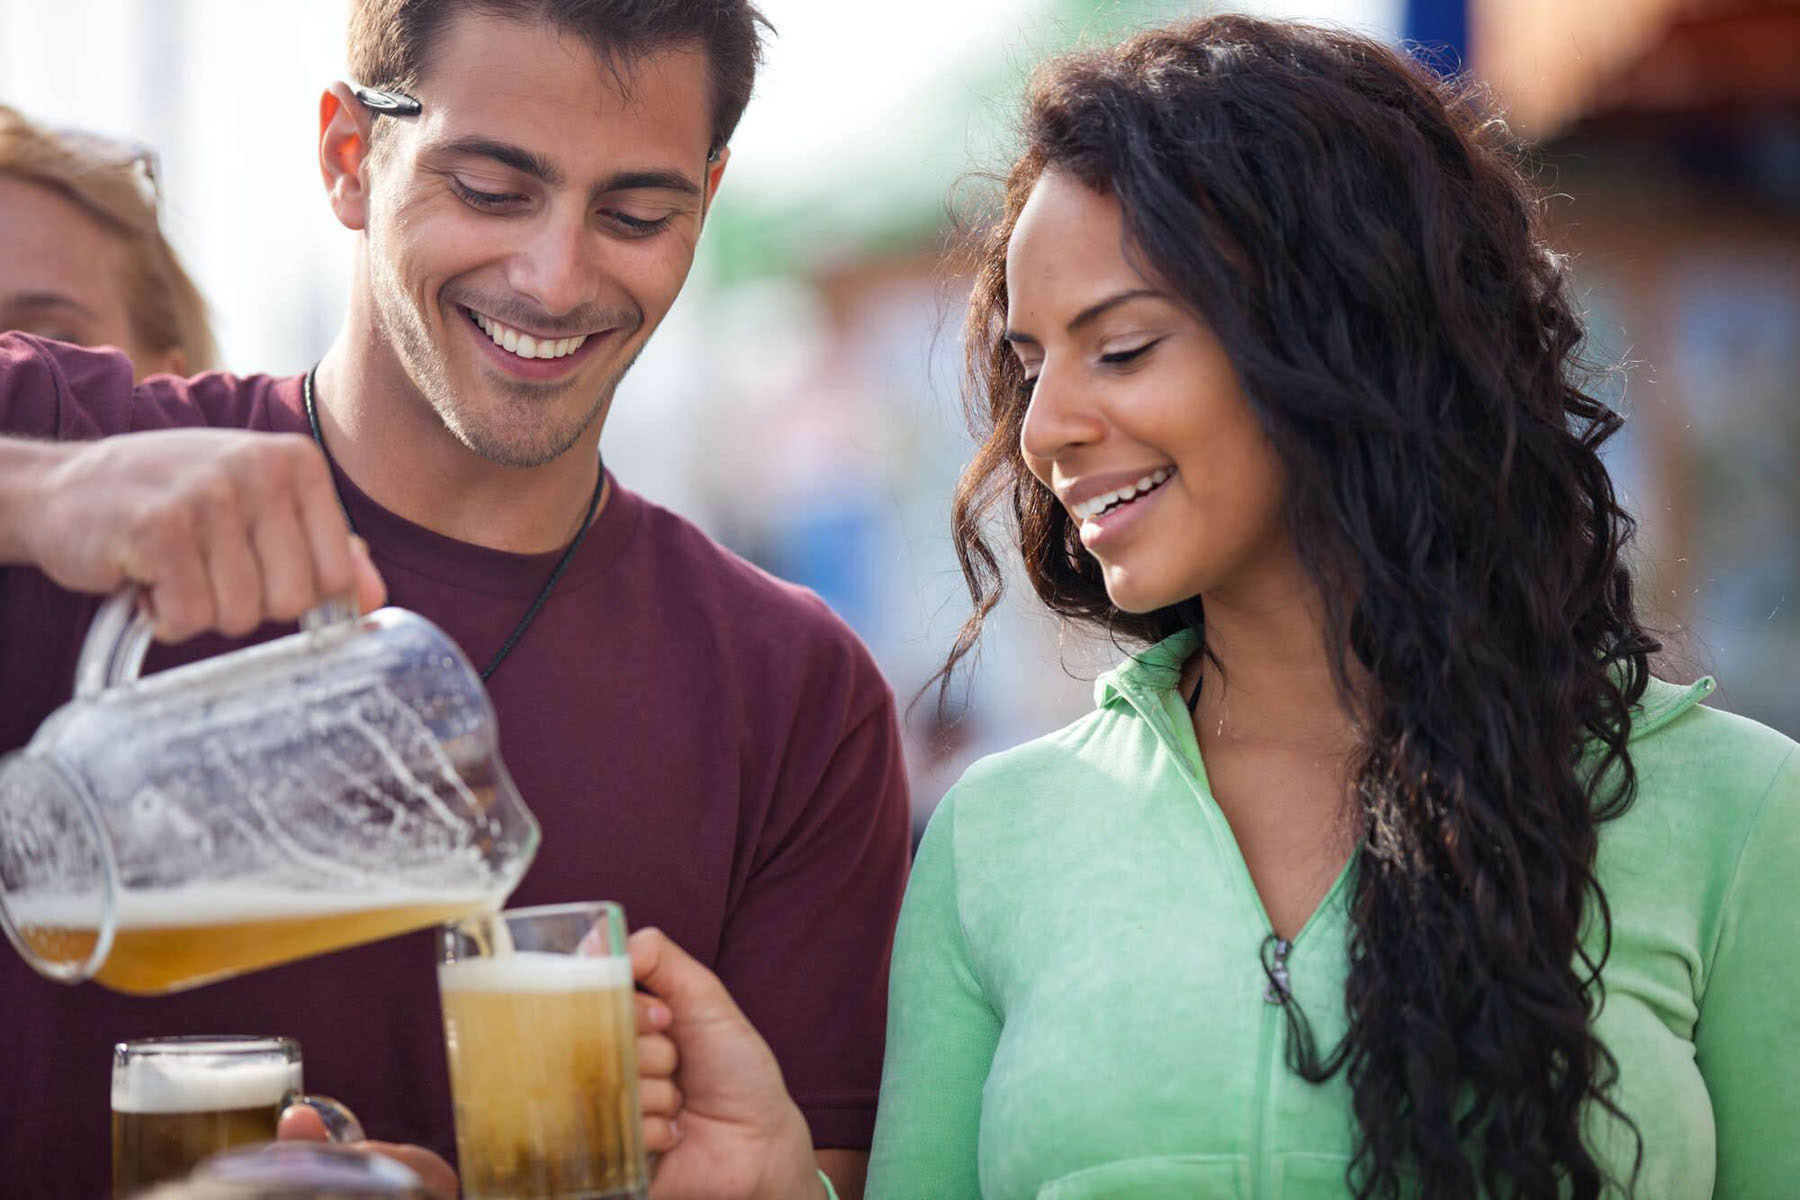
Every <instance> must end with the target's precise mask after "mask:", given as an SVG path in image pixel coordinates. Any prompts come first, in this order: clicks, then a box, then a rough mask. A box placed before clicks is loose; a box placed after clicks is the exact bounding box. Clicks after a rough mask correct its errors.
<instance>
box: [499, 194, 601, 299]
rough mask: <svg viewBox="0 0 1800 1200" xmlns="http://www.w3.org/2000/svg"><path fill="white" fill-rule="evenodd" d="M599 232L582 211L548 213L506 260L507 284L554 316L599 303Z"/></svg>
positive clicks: (536, 223) (535, 224)
mask: <svg viewBox="0 0 1800 1200" xmlns="http://www.w3.org/2000/svg"><path fill="white" fill-rule="evenodd" d="M603 240H604V239H603V238H602V237H601V235H600V234H599V233H598V232H597V231H596V230H595V229H594V228H593V227H592V225H590V224H589V223H588V221H587V220H586V214H585V213H583V214H579V215H576V214H570V213H558V212H551V213H547V214H546V215H545V216H544V217H543V218H542V219H540V220H539V221H537V222H535V223H534V225H533V228H532V229H531V231H530V233H529V235H528V237H527V238H526V241H525V243H524V244H523V245H522V246H521V247H520V248H519V249H518V251H517V252H516V253H514V254H513V255H512V257H511V259H510V260H509V261H508V264H507V282H508V283H509V284H510V285H511V286H512V288H513V290H514V291H516V292H518V293H519V295H521V296H525V297H528V298H529V299H531V300H532V301H534V302H535V303H536V304H537V306H538V307H539V308H541V309H543V310H544V312H546V313H549V314H551V315H553V316H556V315H561V314H563V313H569V312H573V311H575V310H576V309H578V308H582V307H584V306H591V305H594V304H596V303H598V302H599V300H600V291H601V287H602V284H601V280H602V279H603V277H604V271H603V270H602V267H601V261H602V258H603V255H604V247H603V246H602V244H601V243H602V241H603Z"/></svg>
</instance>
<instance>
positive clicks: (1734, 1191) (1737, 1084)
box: [1694, 750, 1800, 1196]
mask: <svg viewBox="0 0 1800 1200" xmlns="http://www.w3.org/2000/svg"><path fill="white" fill-rule="evenodd" d="M1796 897H1800V750H1793V751H1790V752H1789V754H1788V756H1787V758H1786V759H1785V760H1784V761H1783V762H1782V765H1781V767H1780V769H1779V770H1777V771H1776V773H1775V778H1774V780H1773V781H1772V782H1771V783H1770V785H1769V788H1768V791H1767V793H1766V794H1765V796H1764V797H1763V802H1762V805H1761V808H1760V812H1759V814H1758V816H1757V818H1756V823H1755V825H1754V826H1753V827H1752V828H1751V831H1750V837H1749V840H1748V841H1747V843H1746V844H1745V846H1744V849H1743V852H1742V854H1741V856H1740V857H1739V860H1738V864H1737V869H1736V874H1735V876H1734V877H1733V880H1732V883H1731V886H1730V890H1729V891H1728V892H1727V893H1726V898H1725V907H1724V914H1723V920H1722V922H1721V925H1720V929H1719V936H1718V941H1717V945H1716V948H1715V950H1714V953H1713V961H1712V969H1711V970H1710V971H1709V972H1708V974H1707V981H1706V991H1705V993H1704V994H1703V995H1702V997H1701V1003H1700V1019H1699V1023H1698V1024H1697V1026H1696V1027H1695V1035H1694V1045H1695V1049H1696V1057H1697V1060H1698V1062H1699V1065H1700V1073H1701V1076H1702V1077H1703V1078H1704V1079H1705V1080H1706V1089H1707V1091H1708V1092H1709V1093H1710V1094H1711V1096H1712V1103H1713V1119H1714V1123H1715V1126H1716V1128H1717V1131H1718V1176H1717V1183H1716V1184H1715V1186H1714V1190H1713V1194H1714V1195H1717V1196H1785V1195H1790V1194H1792V1189H1793V1187H1794V1181H1795V1180H1796V1179H1800V1138H1796V1137H1795V1136H1794V1132H1795V1131H1794V1126H1793V1109H1792V1107H1791V1105H1789V1104H1788V1103H1785V1102H1784V1101H1783V1098H1784V1097H1790V1098H1791V1096H1792V1094H1793V1088H1794V1080H1795V1079H1796V1078H1800V920H1797V919H1796V908H1795V905H1796Z"/></svg>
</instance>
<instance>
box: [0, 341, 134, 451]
mask: <svg viewBox="0 0 1800 1200" xmlns="http://www.w3.org/2000/svg"><path fill="white" fill-rule="evenodd" d="M132 390H133V383H132V373H131V360H130V359H128V358H126V357H125V355H124V354H122V353H120V352H119V351H117V350H89V349H84V348H82V347H79V346H68V345H64V344H62V343H60V342H48V341H45V340H44V339H42V338H35V337H31V336H29V335H28V334H22V333H0V433H4V434H7V435H9V436H12V437H31V438H44V439H54V440H57V441H78V440H84V439H89V438H97V437H103V436H105V435H106V434H109V433H122V432H124V431H125V430H127V429H130V428H131V409H132Z"/></svg>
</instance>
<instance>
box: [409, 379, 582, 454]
mask: <svg viewBox="0 0 1800 1200" xmlns="http://www.w3.org/2000/svg"><path fill="white" fill-rule="evenodd" d="M558 391H559V392H560V393H561V394H562V397H566V395H567V393H568V392H570V391H573V389H572V388H570V387H567V386H563V387H560V388H559V389H558ZM558 398H559V396H558V395H556V394H549V395H547V394H545V392H543V391H542V390H539V389H536V388H534V389H533V391H532V392H531V393H530V394H529V395H519V394H517V393H516V392H512V391H511V390H510V389H508V390H506V391H503V392H502V393H501V394H500V395H498V396H495V395H494V394H493V393H492V392H491V391H490V392H488V393H487V394H486V395H485V396H484V401H486V402H485V403H483V405H482V409H481V411H479V412H473V413H472V412H470V411H469V410H468V409H467V408H466V407H463V406H459V410H458V411H457V412H456V413H454V414H452V413H446V414H443V415H444V417H445V421H444V423H445V424H446V425H447V426H448V427H449V428H450V431H451V432H452V433H453V434H455V435H456V439H457V440H458V441H460V442H461V443H462V444H463V445H464V446H466V447H468V449H469V450H470V451H471V452H473V453H474V454H476V455H478V456H479V457H481V458H483V459H486V460H487V461H488V462H491V463H494V464H495V465H496V466H502V467H512V468H516V469H522V470H523V469H530V468H533V467H542V466H547V465H548V464H550V463H553V462H555V461H556V460H557V459H559V458H561V457H562V456H563V455H564V454H567V453H568V452H569V451H570V450H572V449H573V448H574V447H575V446H576V444H577V443H579V442H580V441H581V440H582V435H583V434H585V433H586V432H587V431H588V430H589V429H590V428H591V427H592V426H593V424H594V422H595V420H596V419H597V418H598V417H599V416H600V414H601V412H603V411H604V410H605V407H606V404H605V401H604V398H602V399H601V400H600V401H598V402H596V403H592V404H590V405H588V406H587V407H586V408H585V409H584V410H582V411H580V412H577V413H574V414H570V413H568V412H563V411H557V410H558V409H559V408H562V407H564V406H565V405H566V404H567V400H566V398H565V399H564V404H563V405H557V404H555V403H554V401H556V400H557V399H558ZM495 401H497V403H496V402H495Z"/></svg>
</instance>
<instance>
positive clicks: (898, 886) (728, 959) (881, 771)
mask: <svg viewBox="0 0 1800 1200" xmlns="http://www.w3.org/2000/svg"><path fill="white" fill-rule="evenodd" d="M830 619H831V620H832V622H833V623H834V625H837V623H836V618H830ZM796 649H797V652H798V653H801V654H807V655H810V656H811V657H812V660H813V661H812V663H811V665H810V666H809V670H814V671H815V672H816V673H815V676H814V678H815V679H816V680H817V679H823V680H824V682H823V683H822V684H821V683H815V684H814V686H813V687H812V688H811V689H810V690H809V693H808V696H807V698H806V700H805V701H804V702H803V704H802V711H800V712H797V713H796V714H794V717H793V723H794V727H795V728H796V730H799V731H801V732H800V733H799V734H798V735H797V737H796V740H795V741H794V742H792V743H790V744H789V745H788V746H787V747H785V748H784V752H783V754H782V757H781V771H782V778H781V780H780V783H779V786H778V788H777V796H776V798H775V800H774V802H773V804H772V806H771V808H770V811H769V813H768V814H767V819H766V820H765V821H764V823H763V827H762V830H761V840H760V844H759V853H758V858H757V860H756V862H755V864H754V869H753V872H752V874H751V876H750V877H749V880H748V882H747V883H746V884H745V886H744V887H743V889H742V891H741V892H740V894H739V895H738V896H736V897H734V903H733V904H732V908H731V915H730V917H729V919H728V921H727V924H726V927H725V931H724V936H723V937H722V939H721V941H720V946H719V950H718V954H717V957H716V959H715V963H716V967H717V970H718V974H719V976H720V978H721V979H723V980H724V982H725V985H726V986H727V987H728V988H729V989H730V990H731V993H732V995H733V996H735V997H736V998H737V1001H738V1003H739V1004H740V1005H742V1006H743V1009H744V1012H745V1013H746V1014H747V1015H748V1017H749V1018H750V1020H751V1021H752V1022H753V1023H754V1024H755V1026H756V1028H757V1029H758V1030H760V1031H761V1032H762V1034H763V1036H764V1037H765V1038H767V1040H768V1042H769V1044H770V1046H771V1047H772V1048H773V1049H774V1052H775V1054H776V1057H777V1058H778V1059H779V1061H780V1063H781V1068H782V1072H783V1074H784V1076H785V1077H786V1080H787V1086H788V1090H789V1091H790V1092H791V1093H792V1094H793V1097H794V1099H795V1101H796V1103H797V1104H798V1106H799V1108H800V1109H801V1111H802V1112H803V1113H804V1115H805V1117H806V1120H807V1123H808V1125H809V1127H810V1128H811V1131H812V1137H813V1144H814V1146H815V1148H816V1149H817V1150H818V1152H819V1153H818V1163H819V1166H820V1168H821V1169H823V1170H824V1171H825V1173H826V1174H827V1176H828V1177H829V1178H830V1179H831V1181H832V1184H833V1186H834V1187H836V1188H837V1190H838V1194H839V1196H840V1197H843V1198H844V1200H852V1198H853V1197H859V1196H861V1194H862V1175H863V1172H864V1169H865V1166H866V1162H867V1155H866V1153H865V1148H866V1147H867V1146H868V1145H869V1140H870V1138H871V1136H872V1134H873V1131H874V1118H875V1100H876V1096H877V1093H878V1091H879V1088H880V1079H881V1053H882V1043H883V1041H884V1039H885V1032H886V1021H887V959H888V950H889V944H890V941H891V939H892V936H893V925H894V921H895V919H896V918H897V916H898V914H899V907H900V897H901V894H902V893H903V892H904V890H905V886H906V871H907V862H908V857H909V852H910V846H911V838H910V833H911V826H910V815H909V812H908V801H907V786H906V772H905V766H904V762H903V759H902V756H901V749H900V732H899V728H898V725H897V723H896V721H895V714H894V702H893V696H892V693H891V692H890V691H889V689H888V687H887V684H886V683H885V681H883V680H882V678H881V676H880V674H879V672H878V671H877V669H876V668H875V665H874V662H873V660H872V659H871V658H870V657H869V655H868V651H867V650H866V649H864V648H863V647H862V646H861V644H860V643H857V642H856V641H854V640H853V635H851V634H850V633H849V631H848V630H847V629H844V628H843V627H842V626H841V625H837V627H836V628H835V629H834V630H833V633H832V637H831V639H830V640H829V641H826V640H824V639H819V640H817V641H814V642H812V643H811V644H810V645H808V646H805V647H797V648H796Z"/></svg>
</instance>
